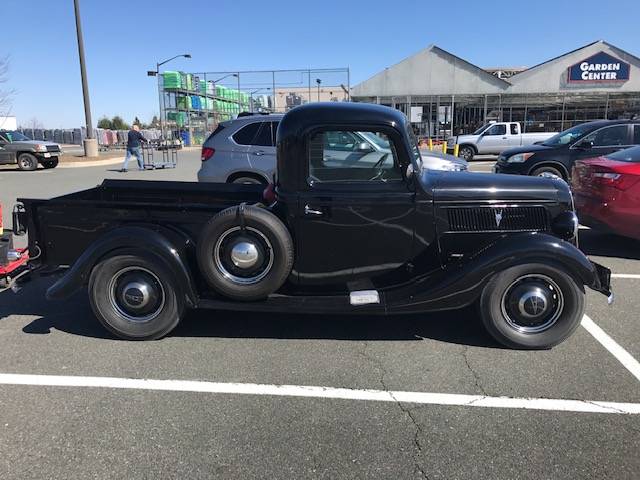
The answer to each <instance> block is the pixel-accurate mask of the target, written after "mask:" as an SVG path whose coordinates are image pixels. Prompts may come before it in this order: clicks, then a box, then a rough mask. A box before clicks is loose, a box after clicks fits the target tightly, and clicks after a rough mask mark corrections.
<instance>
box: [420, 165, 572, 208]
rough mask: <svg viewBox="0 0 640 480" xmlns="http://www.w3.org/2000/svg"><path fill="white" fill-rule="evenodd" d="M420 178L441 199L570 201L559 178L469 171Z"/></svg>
mask: <svg viewBox="0 0 640 480" xmlns="http://www.w3.org/2000/svg"><path fill="white" fill-rule="evenodd" d="M420 181H421V183H422V185H423V187H425V189H426V191H431V192H432V195H433V199H434V201H435V202H437V203H441V202H478V203H487V202H491V201H500V202H502V201H507V202H508V201H541V202H550V201H552V202H559V203H565V204H567V205H569V206H570V205H571V204H572V197H571V192H570V190H569V186H568V185H567V184H566V183H565V182H564V181H563V180H561V179H552V178H543V177H527V176H524V175H500V174H486V173H471V172H434V171H423V172H422V173H421V175H420Z"/></svg>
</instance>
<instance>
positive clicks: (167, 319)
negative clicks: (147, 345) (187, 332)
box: [89, 255, 185, 340]
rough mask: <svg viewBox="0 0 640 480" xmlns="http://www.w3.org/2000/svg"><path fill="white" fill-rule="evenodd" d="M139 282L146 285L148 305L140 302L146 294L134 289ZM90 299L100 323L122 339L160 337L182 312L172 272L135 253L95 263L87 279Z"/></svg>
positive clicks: (183, 309) (167, 331) (175, 322)
mask: <svg viewBox="0 0 640 480" xmlns="http://www.w3.org/2000/svg"><path fill="white" fill-rule="evenodd" d="M132 285H134V286H133V287H131V286H132ZM139 285H143V286H144V285H146V286H147V288H148V290H147V294H148V295H147V300H146V302H149V303H148V304H147V305H142V303H141V302H143V301H144V300H145V294H144V293H143V291H142V290H141V289H140V288H138V289H137V290H136V287H137V286H139ZM129 287H130V288H129ZM149 292H151V293H149ZM89 301H90V303H91V308H92V309H93V313H94V314H95V316H96V317H97V318H98V320H99V321H100V323H102V325H103V326H104V327H105V328H106V329H107V330H109V331H110V332H112V333H113V334H115V335H117V336H118V337H120V338H123V339H125V340H155V339H158V338H161V337H163V336H165V335H166V334H168V333H169V332H170V331H171V330H173V329H174V328H175V327H176V325H178V323H179V322H180V320H181V319H182V317H183V315H184V311H185V306H184V299H183V297H182V295H180V293H179V286H178V285H177V284H176V281H175V277H174V275H172V274H171V272H170V271H169V270H168V269H167V268H166V267H165V266H164V265H163V264H162V263H161V262H160V261H158V260H156V259H155V258H152V257H146V256H138V255H117V256H113V257H109V258H107V259H105V260H103V261H102V262H100V263H99V264H98V265H96V267H94V269H93V270H92V272H91V276H90V278H89ZM127 301H131V302H132V303H138V305H136V306H133V307H132V306H131V304H127ZM140 305H142V306H140Z"/></svg>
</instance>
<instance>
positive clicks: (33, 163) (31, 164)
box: [18, 153, 38, 171]
mask: <svg viewBox="0 0 640 480" xmlns="http://www.w3.org/2000/svg"><path fill="white" fill-rule="evenodd" d="M18 168H19V169H20V170H25V171H31V170H35V169H36V168H38V159H37V158H36V157H35V156H33V155H31V154H30V153H21V154H20V155H19V156H18Z"/></svg>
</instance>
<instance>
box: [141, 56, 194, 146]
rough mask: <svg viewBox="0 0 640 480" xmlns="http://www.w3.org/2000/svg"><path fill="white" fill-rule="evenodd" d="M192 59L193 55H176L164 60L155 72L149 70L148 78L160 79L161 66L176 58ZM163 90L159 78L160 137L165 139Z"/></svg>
mask: <svg viewBox="0 0 640 480" xmlns="http://www.w3.org/2000/svg"><path fill="white" fill-rule="evenodd" d="M180 57H183V58H191V54H190V53H181V54H180V55H176V56H174V57H171V58H168V59H167V60H164V61H162V62H158V63H156V69H155V70H149V71H148V72H147V76H149V77H159V75H160V66H162V65H164V64H165V63H169V62H170V61H171V60H175V59H176V58H180ZM161 92H162V90H161V88H160V78H158V114H159V116H160V135H161V136H162V137H164V122H163V121H162V119H163V116H164V115H163V114H162V100H163V99H164V98H163V97H164V95H163V94H162V93H161Z"/></svg>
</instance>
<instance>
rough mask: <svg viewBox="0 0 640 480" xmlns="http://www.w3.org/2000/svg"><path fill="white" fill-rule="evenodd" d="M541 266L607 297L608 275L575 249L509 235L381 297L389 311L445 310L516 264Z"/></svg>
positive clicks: (544, 237) (538, 236)
mask: <svg viewBox="0 0 640 480" xmlns="http://www.w3.org/2000/svg"><path fill="white" fill-rule="evenodd" d="M525 263H545V264H549V265H554V266H556V267H557V268H560V269H561V270H563V271H565V272H567V273H568V274H569V275H571V276H572V277H573V278H574V280H575V282H576V283H577V284H578V285H580V286H587V287H589V288H591V289H593V290H595V291H597V292H600V293H602V294H604V295H607V296H609V295H610V294H611V292H610V286H609V276H610V272H609V270H608V269H606V268H605V267H602V266H600V265H597V264H594V263H592V262H591V261H589V259H588V258H587V257H586V256H585V254H584V253H582V252H581V251H580V250H578V249H577V248H576V247H575V246H574V245H572V244H571V243H569V242H566V241H564V240H561V239H559V238H557V237H554V236H551V235H548V234H544V233H537V232H532V233H519V234H515V235H514V234H508V235H503V236H502V237H500V238H499V239H498V240H497V241H496V242H494V243H492V244H491V245H489V246H488V247H486V248H485V249H483V250H481V251H480V252H478V253H476V254H474V255H472V256H470V257H468V258H466V259H463V260H461V261H459V262H455V263H452V264H449V265H447V266H446V267H445V268H444V269H442V270H441V271H439V272H438V273H436V274H431V275H429V276H425V277H424V278H422V279H419V280H418V281H416V282H414V283H413V284H412V285H410V286H408V287H404V288H401V289H398V290H395V291H389V292H387V293H386V299H387V304H388V307H389V311H390V312H407V313H411V312H416V313H417V312H421V311H428V310H449V309H455V308H462V307H466V306H468V305H470V304H472V303H474V302H475V301H476V300H477V299H478V297H479V296H480V294H481V293H482V289H483V288H484V286H485V285H486V284H487V282H488V281H489V279H490V278H491V277H493V276H494V275H496V274H498V273H500V272H502V271H504V270H505V269H507V268H509V267H513V266H515V265H522V264H525Z"/></svg>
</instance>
